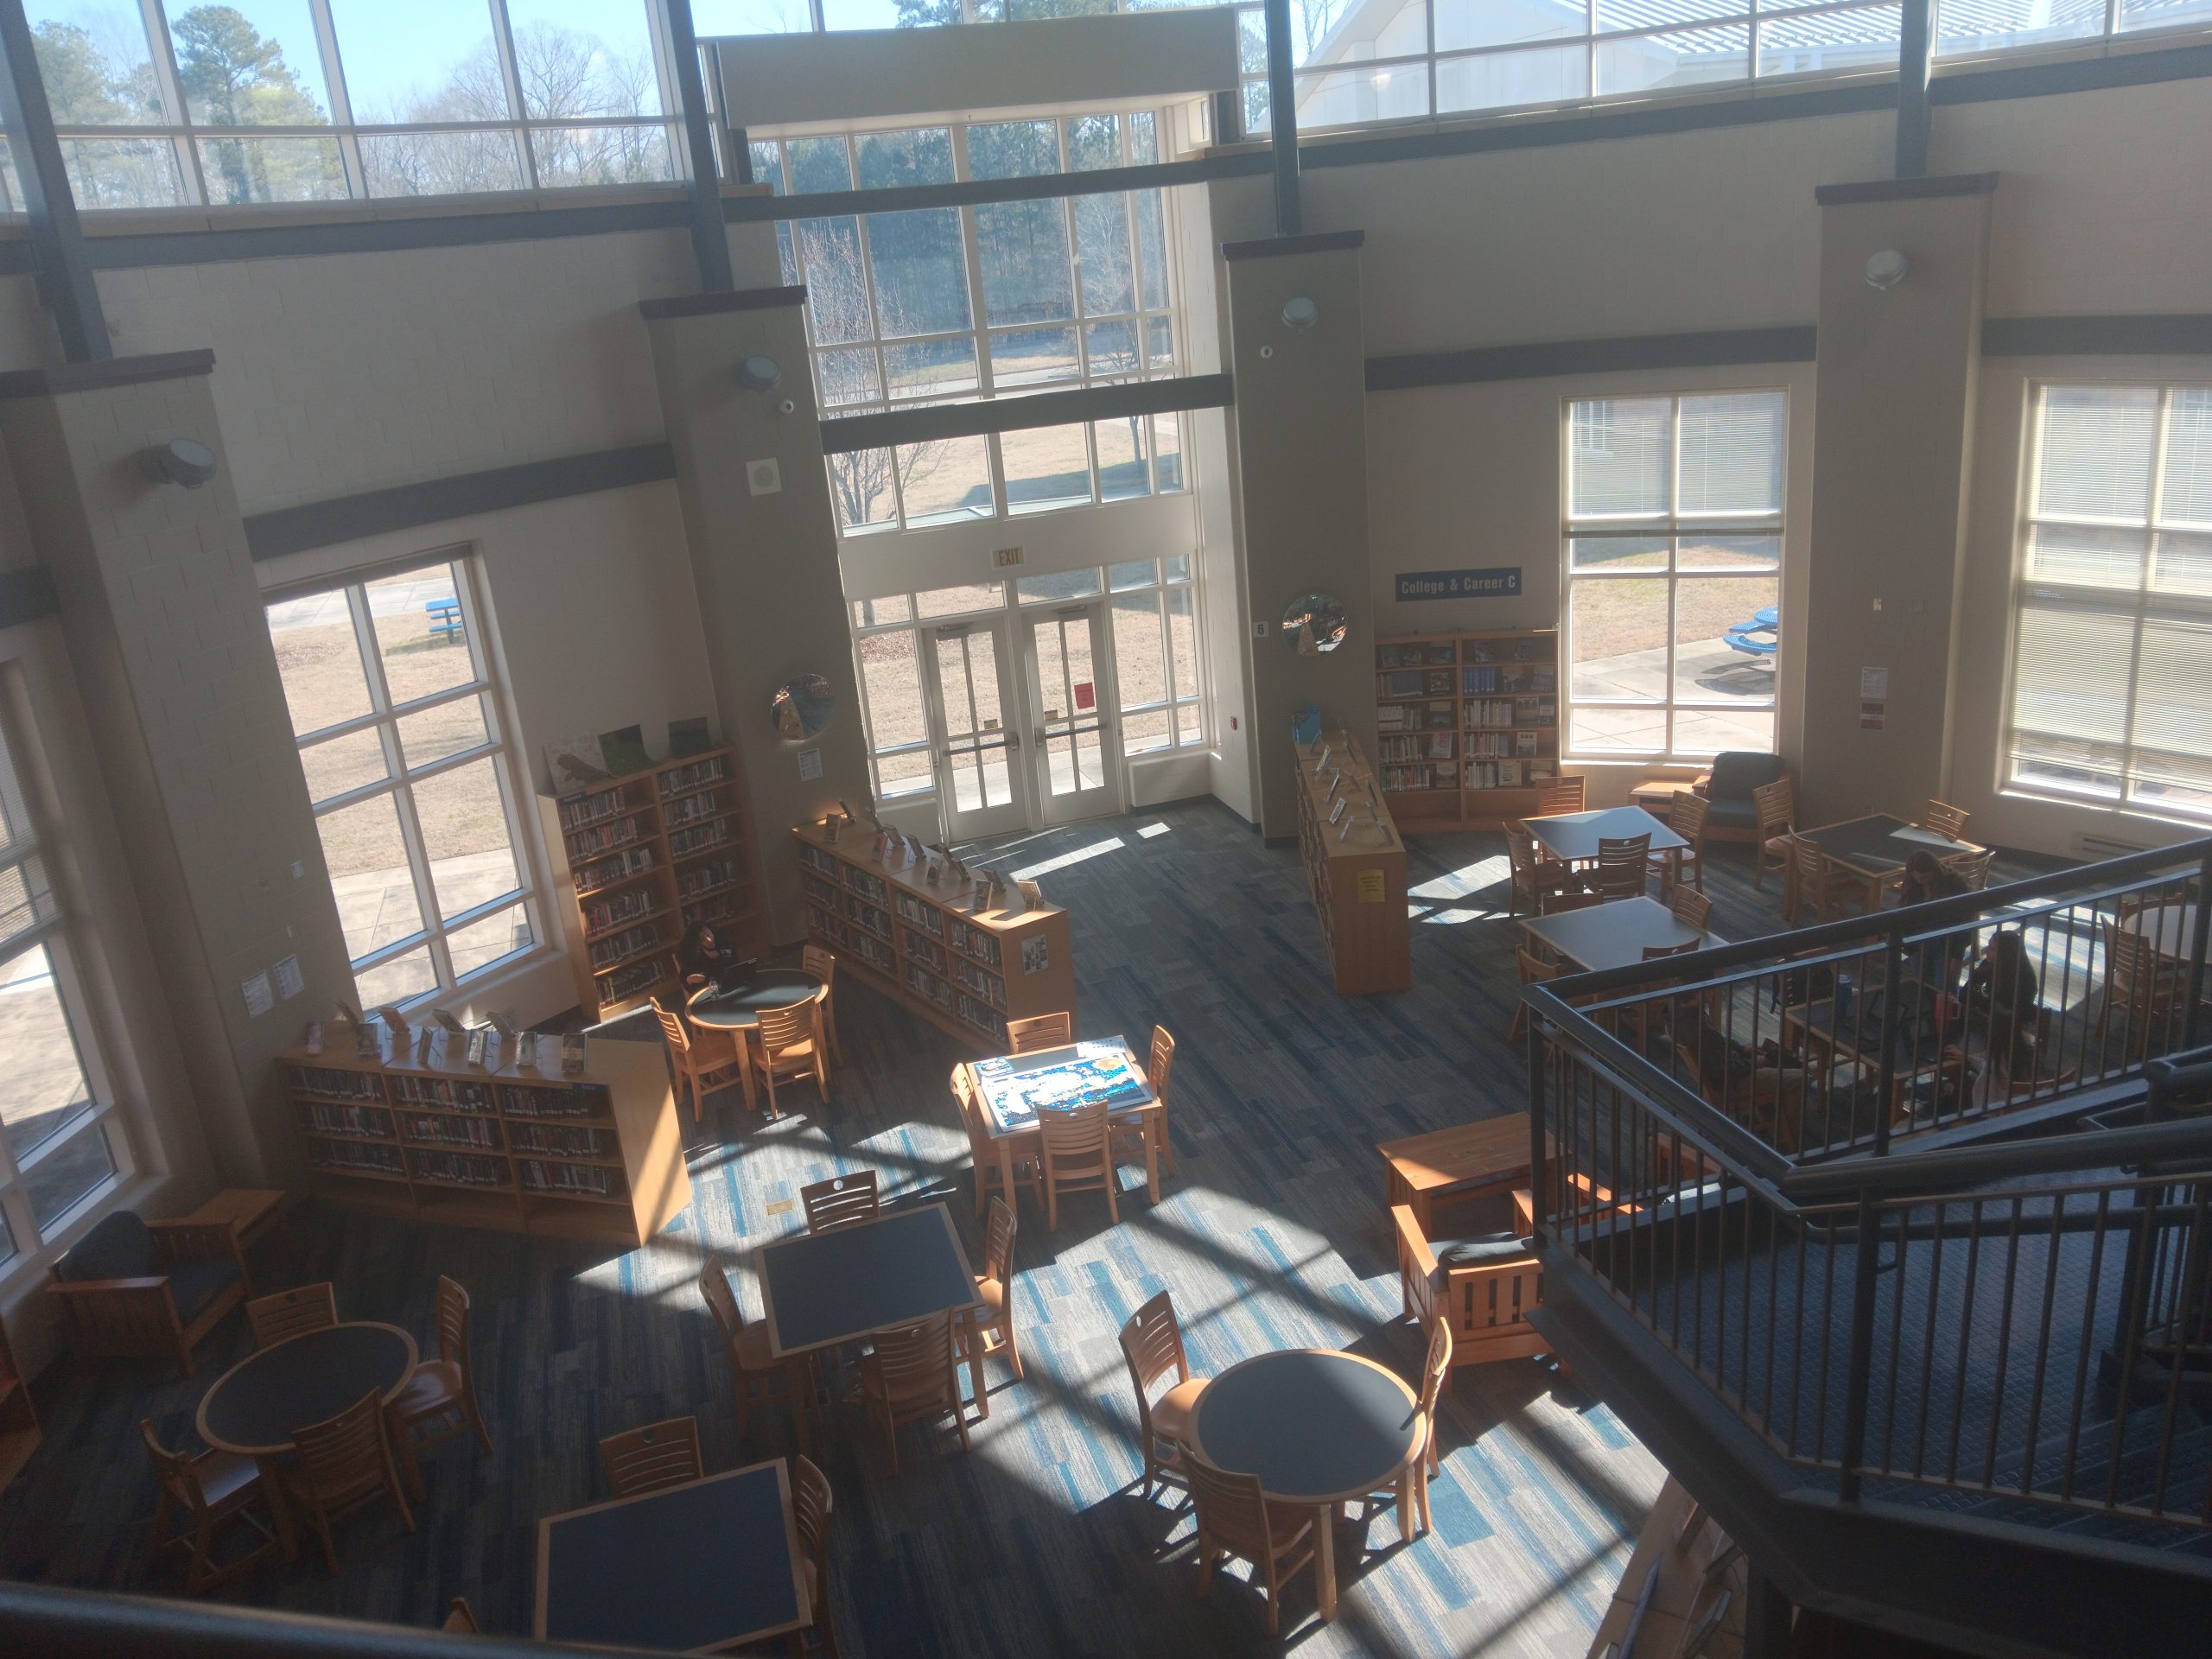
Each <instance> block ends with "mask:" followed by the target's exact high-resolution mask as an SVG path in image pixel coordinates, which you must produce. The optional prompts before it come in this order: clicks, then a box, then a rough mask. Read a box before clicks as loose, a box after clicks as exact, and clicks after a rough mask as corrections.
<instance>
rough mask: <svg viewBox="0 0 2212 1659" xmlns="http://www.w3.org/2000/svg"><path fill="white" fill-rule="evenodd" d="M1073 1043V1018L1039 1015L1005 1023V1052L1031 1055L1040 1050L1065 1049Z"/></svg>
mask: <svg viewBox="0 0 2212 1659" xmlns="http://www.w3.org/2000/svg"><path fill="white" fill-rule="evenodd" d="M1073 1041H1075V1016H1074V1015H1073V1014H1036V1015H1034V1016H1033V1017H1032V1018H1030V1019H1027V1020H1007V1022H1006V1052H1007V1053H1009V1054H1033V1053H1035V1052H1037V1051H1038V1050H1039V1049H1040V1048H1065V1047H1066V1046H1068V1045H1069V1044H1070V1043H1071V1042H1073Z"/></svg>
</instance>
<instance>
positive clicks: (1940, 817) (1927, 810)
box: [1917, 799, 1974, 841]
mask: <svg viewBox="0 0 2212 1659" xmlns="http://www.w3.org/2000/svg"><path fill="white" fill-rule="evenodd" d="M1973 816H1974V814H1973V813H1971V812H1969V811H1967V810H1966V809H1965V808H1964V807H1961V806H1946V805H1945V804H1943V803H1942V802H1941V801H1938V800H1935V799H1930V800H1929V803H1928V804H1927V805H1925V806H1923V807H1922V808H1921V809H1920V817H1919V819H1918V820H1917V823H1918V825H1919V827H1920V828H1921V829H1929V830H1933V831H1934V832H1935V833H1936V834H1937V835H1939V836H1949V837H1950V838H1951V839H1952V840H1953V841H1964V840H1965V839H1966V836H1967V819H1968V818H1970V817H1973Z"/></svg>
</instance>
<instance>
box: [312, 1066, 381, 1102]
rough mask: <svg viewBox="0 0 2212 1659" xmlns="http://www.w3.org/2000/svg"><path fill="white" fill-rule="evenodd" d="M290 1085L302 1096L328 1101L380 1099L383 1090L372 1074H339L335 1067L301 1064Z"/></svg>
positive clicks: (351, 1072)
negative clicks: (317, 1097) (293, 1085)
mask: <svg viewBox="0 0 2212 1659" xmlns="http://www.w3.org/2000/svg"><path fill="white" fill-rule="evenodd" d="M293 1083H294V1084H295V1086H296V1087H297V1088H298V1090H300V1092H301V1093H302V1094H308V1095H321V1096H324V1097H325V1098H326V1099H329V1100H382V1099H383V1098H384V1089H383V1086H382V1085H381V1084H378V1082H377V1076H376V1073H375V1072H373V1071H339V1070H338V1069H337V1068H336V1067H334V1066H327V1065H302V1066H298V1067H296V1068H295V1070H294V1077H293Z"/></svg>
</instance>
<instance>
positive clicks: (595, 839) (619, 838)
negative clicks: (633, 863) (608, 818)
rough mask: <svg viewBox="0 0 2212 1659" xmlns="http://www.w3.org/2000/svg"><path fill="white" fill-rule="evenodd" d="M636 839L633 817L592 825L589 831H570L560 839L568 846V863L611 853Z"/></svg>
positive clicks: (636, 828) (634, 819) (636, 827)
mask: <svg viewBox="0 0 2212 1659" xmlns="http://www.w3.org/2000/svg"><path fill="white" fill-rule="evenodd" d="M637 838H638V820H637V819H636V818H635V817H626V818H617V819H615V820H614V822H613V823H602V824H597V825H594V827H593V828H591V829H571V830H569V832H568V833H567V834H566V835H565V836H563V837H562V839H563V840H564V841H565V842H568V844H569V863H571V864H574V863H575V861H577V860H578V859H580V858H589V857H590V856H591V855H593V854H594V853H606V852H612V851H613V849H615V848H617V847H627V846H628V845H629V844H630V843H631V842H633V841H635V840H637Z"/></svg>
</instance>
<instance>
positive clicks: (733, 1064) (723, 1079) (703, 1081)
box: [650, 996, 753, 1123]
mask: <svg viewBox="0 0 2212 1659" xmlns="http://www.w3.org/2000/svg"><path fill="white" fill-rule="evenodd" d="M650 1000H651V1001H652V1005H653V1014H654V1017H655V1018H656V1019H658V1020H659V1021H660V1034H661V1035H662V1036H663V1037H664V1038H666V1039H668V1063H669V1065H670V1066H671V1067H672V1068H673V1069H674V1071H675V1072H676V1097H677V1099H678V1100H682V1099H683V1097H684V1096H686V1095H689V1096H690V1097H691V1121H692V1122H694V1123H703V1122H706V1121H707V1095H708V1092H709V1090H715V1089H727V1088H728V1087H729V1085H730V1084H733V1083H742V1084H744V1085H745V1103H746V1105H747V1108H750V1107H751V1106H752V1104H753V1073H752V1071H751V1070H750V1069H749V1068H748V1067H747V1063H746V1044H745V1043H744V1041H743V1039H741V1036H740V1034H739V1033H736V1032H734V1031H723V1030H721V1029H718V1028H716V1027H712V1026H695V1025H693V1024H692V1023H691V1021H690V1020H688V1019H686V1018H685V1017H684V1016H683V1014H679V1013H677V1011H675V1010H674V1009H672V1008H664V1007H661V1004H660V999H659V998H658V997H657V996H656V997H653V998H652V999H650Z"/></svg>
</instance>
